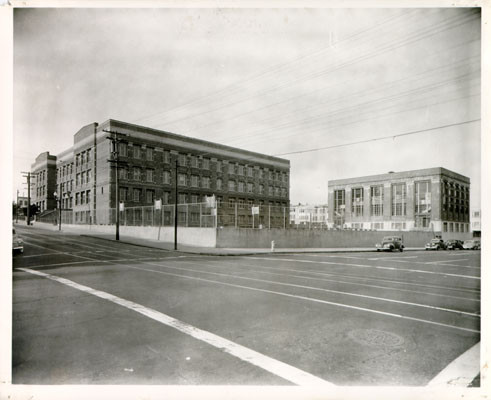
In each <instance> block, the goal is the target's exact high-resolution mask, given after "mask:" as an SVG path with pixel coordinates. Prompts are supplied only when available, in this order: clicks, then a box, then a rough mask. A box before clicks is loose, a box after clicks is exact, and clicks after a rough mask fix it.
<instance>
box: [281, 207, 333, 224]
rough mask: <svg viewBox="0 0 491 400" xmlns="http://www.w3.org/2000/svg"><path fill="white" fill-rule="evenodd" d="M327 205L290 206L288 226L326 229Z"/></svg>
mask: <svg viewBox="0 0 491 400" xmlns="http://www.w3.org/2000/svg"><path fill="white" fill-rule="evenodd" d="M327 210H328V209H327V205H312V204H298V205H295V206H290V226H291V227H306V228H327V218H328V211H327Z"/></svg>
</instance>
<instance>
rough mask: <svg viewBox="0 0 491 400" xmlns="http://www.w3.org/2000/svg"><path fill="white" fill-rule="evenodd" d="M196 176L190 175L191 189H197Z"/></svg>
mask: <svg viewBox="0 0 491 400" xmlns="http://www.w3.org/2000/svg"><path fill="white" fill-rule="evenodd" d="M198 178H199V177H198V176H197V175H191V187H198Z"/></svg>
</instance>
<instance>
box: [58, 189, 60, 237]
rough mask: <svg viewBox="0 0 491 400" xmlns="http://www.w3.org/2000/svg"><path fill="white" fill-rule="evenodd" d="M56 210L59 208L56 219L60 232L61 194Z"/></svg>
mask: <svg viewBox="0 0 491 400" xmlns="http://www.w3.org/2000/svg"><path fill="white" fill-rule="evenodd" d="M58 208H59V214H60V216H59V218H58V230H59V231H61V193H60V198H59V199H58Z"/></svg>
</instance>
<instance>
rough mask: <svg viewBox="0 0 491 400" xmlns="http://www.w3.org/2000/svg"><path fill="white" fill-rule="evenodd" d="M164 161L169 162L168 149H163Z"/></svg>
mask: <svg viewBox="0 0 491 400" xmlns="http://www.w3.org/2000/svg"><path fill="white" fill-rule="evenodd" d="M164 163H166V164H168V163H170V151H169V150H164Z"/></svg>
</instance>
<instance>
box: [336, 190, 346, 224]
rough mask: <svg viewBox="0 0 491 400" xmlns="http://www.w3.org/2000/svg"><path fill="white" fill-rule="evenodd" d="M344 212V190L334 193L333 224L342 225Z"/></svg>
mask: <svg viewBox="0 0 491 400" xmlns="http://www.w3.org/2000/svg"><path fill="white" fill-rule="evenodd" d="M345 211H346V196H345V191H344V189H342V190H335V191H334V224H335V225H337V226H342V225H344V215H345Z"/></svg>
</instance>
